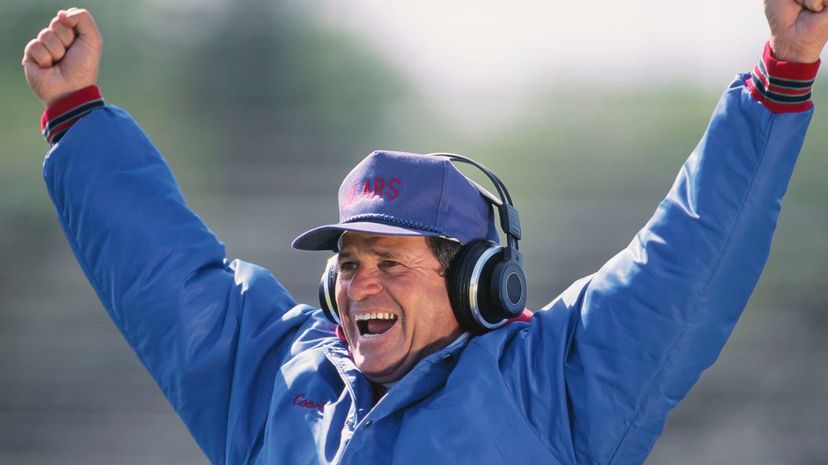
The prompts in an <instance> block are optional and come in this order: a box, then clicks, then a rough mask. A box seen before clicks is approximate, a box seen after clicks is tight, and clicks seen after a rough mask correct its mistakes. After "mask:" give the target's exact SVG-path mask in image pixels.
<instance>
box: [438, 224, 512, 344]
mask: <svg viewBox="0 0 828 465" xmlns="http://www.w3.org/2000/svg"><path fill="white" fill-rule="evenodd" d="M499 248H500V247H498V246H497V245H495V244H494V243H492V242H489V241H483V240H480V241H473V242H470V243H469V244H466V245H465V246H463V248H462V249H460V251H459V252H458V253H457V255H455V257H454V259H453V260H452V262H451V265H450V266H449V269H448V273H447V276H446V285H447V286H448V295H449V302H451V309H452V311H454V316H455V318H457V322H458V323H460V326H461V327H463V328H464V329H467V330H469V331H472V332H473V333H475V334H482V333H484V332H486V331H487V330H489V329H493V328H494V327H496V325H497V323H495V325H491V324H490V323H489V322H485V323H484V321H483V317H482V315H481V313H480V305H481V303H483V302H486V301H489V300H490V299H488V298H487V297H486V295H485V294H488V293H489V286H480V283H481V282H486V281H484V280H481V277H482V276H483V275H485V274H487V273H485V270H483V269H485V268H489V269H491V268H492V267H491V266H488V267H487V266H486V265H487V264H486V263H480V264H479V266H478V263H479V262H480V261H481V260H483V261H489V260H490V259H491V258H492V257H494V256H496V255H497V253H496V252H497V249H499ZM475 270H477V272H478V276H477V279H475V278H474V274H475ZM481 271H483V272H481ZM472 293H474V295H472Z"/></svg>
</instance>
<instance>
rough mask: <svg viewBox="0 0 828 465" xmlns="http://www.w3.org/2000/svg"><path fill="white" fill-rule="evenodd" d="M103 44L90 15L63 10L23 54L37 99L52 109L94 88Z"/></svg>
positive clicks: (27, 74) (27, 78)
mask: <svg viewBox="0 0 828 465" xmlns="http://www.w3.org/2000/svg"><path fill="white" fill-rule="evenodd" d="M102 49H103V40H102V39H101V33H100V32H99V31H98V26H97V25H96V24H95V20H94V19H93V18H92V15H91V14H89V12H88V11H86V10H83V9H78V8H70V9H68V10H60V11H59V12H58V14H57V16H55V17H54V19H52V21H51V22H50V23H49V27H47V28H46V29H43V30H42V31H40V33H39V34H38V35H37V37H36V38H35V39H32V40H31V41H30V42H29V43H28V44H27V45H26V49H25V50H24V52H23V72H24V73H25V75H26V81H27V82H28V83H29V86H31V88H32V90H33V91H34V93H35V94H37V97H38V98H39V99H40V100H42V101H43V103H45V104H46V105H50V104H52V103H54V102H55V101H57V100H58V99H60V98H61V97H64V96H66V95H69V94H71V93H72V92H74V91H76V90H80V89H83V88H84V87H87V86H90V85H92V84H95V83H96V82H97V80H98V66H99V63H100V60H101V51H102Z"/></svg>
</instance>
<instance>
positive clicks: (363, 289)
mask: <svg viewBox="0 0 828 465" xmlns="http://www.w3.org/2000/svg"><path fill="white" fill-rule="evenodd" d="M342 284H344V285H345V286H347V287H346V293H347V295H348V298H349V299H350V300H354V301H360V300H363V299H365V298H366V297H369V296H372V295H375V294H378V293H379V292H380V291H381V290H382V282H381V281H380V277H379V270H377V269H373V270H372V269H370V268H369V267H368V266H360V267H359V268H358V269H357V270H356V271H355V272H354V273H353V274H352V275H351V276H350V278H349V279H348V280H347V281H345V282H343V283H342Z"/></svg>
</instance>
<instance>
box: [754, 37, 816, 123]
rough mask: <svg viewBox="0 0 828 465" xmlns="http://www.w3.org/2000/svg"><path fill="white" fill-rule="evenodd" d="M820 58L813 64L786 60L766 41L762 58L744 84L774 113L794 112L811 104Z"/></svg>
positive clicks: (802, 109) (807, 108)
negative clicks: (781, 58) (777, 54)
mask: <svg viewBox="0 0 828 465" xmlns="http://www.w3.org/2000/svg"><path fill="white" fill-rule="evenodd" d="M819 64H820V60H817V61H816V62H815V63H789V62H786V61H779V60H777V59H776V58H774V57H773V50H771V47H770V44H769V43H766V44H765V50H764V51H763V52H762V59H761V60H759V63H757V64H756V66H755V67H754V68H753V72H752V73H751V75H750V77H749V78H748V79H746V80H745V84H746V85H747V87H748V89H750V93H751V95H752V96H753V98H755V99H756V100H757V101H759V102H761V103H762V104H763V105H765V106H766V107H767V108H768V109H769V110H770V111H772V112H774V113H795V112H802V111H807V110H810V109H811V107H812V106H813V101H812V100H811V88H812V87H813V85H814V80H815V79H816V75H817V71H818V70H819Z"/></svg>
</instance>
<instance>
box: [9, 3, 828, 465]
mask: <svg viewBox="0 0 828 465" xmlns="http://www.w3.org/2000/svg"><path fill="white" fill-rule="evenodd" d="M765 7H766V14H767V17H768V21H769V24H770V26H771V38H770V41H769V43H768V44H767V45H766V48H765V51H764V54H763V56H762V59H761V61H760V62H759V64H758V65H757V67H756V69H755V70H754V73H753V74H752V75H748V74H746V75H743V76H740V77H739V79H737V80H736V81H735V82H734V83H733V84H731V86H730V87H729V88H728V89H727V91H726V92H725V95H724V96H723V97H722V100H721V102H720V103H719V106H718V107H717V109H716V112H715V113H714V116H713V119H712V121H711V123H710V126H709V128H708V130H707V132H706V133H705V135H704V138H703V139H702V142H701V143H700V144H699V146H698V148H697V149H696V150H695V151H694V153H693V154H692V155H691V157H690V158H689V159H688V161H687V162H686V163H685V165H684V166H683V168H682V170H681V172H680V173H679V176H678V179H677V180H676V183H675V184H674V186H673V188H672V189H671V191H670V193H669V194H668V196H667V198H666V199H665V200H664V201H663V202H662V203H661V204H660V206H659V208H658V210H657V211H656V213H655V215H654V216H653V218H652V219H651V220H650V221H649V222H648V224H647V225H646V226H645V227H644V228H643V229H642V230H641V232H639V234H638V235H637V236H636V237H635V239H634V240H633V241H632V243H631V244H630V246H629V247H628V248H627V249H625V250H624V251H622V252H620V253H619V254H618V255H617V256H616V257H614V258H613V259H611V260H610V261H609V262H608V263H607V264H605V265H604V266H603V267H602V268H601V269H600V270H598V271H597V272H596V273H595V274H593V275H591V276H588V277H586V278H584V279H582V280H579V281H577V282H576V283H574V284H573V285H572V286H571V287H570V288H569V289H567V290H566V291H565V292H564V293H563V294H562V295H561V296H559V297H558V298H557V299H555V300H554V301H552V303H550V304H549V305H548V306H547V307H546V308H544V309H543V310H540V311H538V312H536V313H535V314H534V315H532V317H531V319H526V320H528V321H516V322H513V323H512V324H507V325H505V326H502V327H499V328H497V329H493V330H491V331H481V328H479V327H476V326H475V325H474V324H473V323H469V322H468V321H467V320H466V319H467V317H468V316H469V315H468V312H464V311H463V309H462V308H458V307H461V306H466V305H468V304H469V303H468V302H460V301H462V299H463V298H464V296H465V294H464V292H462V291H461V290H458V289H457V287H458V286H460V285H466V284H468V282H469V281H468V280H463V279H461V280H460V284H458V282H457V281H456V280H455V279H456V276H457V274H458V273H459V274H460V275H461V276H462V275H463V274H464V273H463V272H460V271H458V269H457V267H458V261H461V258H465V257H467V256H469V254H472V255H474V254H476V253H478V254H481V256H482V255H485V254H486V253H487V252H486V251H483V252H480V250H478V249H480V247H483V248H487V250H491V247H495V246H494V245H492V244H491V243H487V242H485V241H486V240H496V238H497V231H496V228H495V225H494V222H493V216H492V212H491V205H493V204H494V205H497V204H498V202H492V201H490V200H487V199H486V198H485V196H484V195H482V194H481V191H479V190H478V188H477V186H475V185H473V184H471V183H470V182H469V181H468V180H466V178H465V177H463V176H462V175H461V174H460V173H459V172H458V171H457V170H456V169H455V168H454V167H453V165H452V164H451V161H450V158H446V157H431V156H417V155H413V154H406V153H400V152H385V151H381V152H375V153H373V154H372V155H370V156H369V157H368V158H366V159H365V160H364V161H363V162H362V163H360V164H359V165H358V166H357V167H356V168H355V169H354V171H352V172H351V173H350V174H349V175H348V176H347V177H346V179H345V181H344V182H343V184H342V187H341V188H340V192H339V206H340V221H339V222H338V223H334V224H331V225H327V226H323V227H320V228H317V229H314V230H311V231H309V232H307V233H305V234H303V235H302V236H300V237H299V238H297V240H296V241H295V242H294V245H295V246H296V247H298V248H305V249H317V250H318V249H324V250H335V251H338V252H339V253H338V255H337V258H336V266H334V267H332V268H331V269H330V270H329V272H330V273H329V278H330V279H329V280H325V283H328V284H332V289H329V290H330V291H331V293H332V295H333V297H332V298H329V299H328V301H329V302H328V304H327V305H326V309H325V311H326V312H327V313H328V315H329V317H330V318H331V319H333V320H334V321H337V322H338V323H339V324H338V325H334V324H333V323H331V322H329V321H328V319H327V318H326V317H325V315H323V311H322V310H319V309H314V308H312V307H309V306H306V305H297V304H296V303H295V302H294V301H293V299H292V298H291V297H290V295H289V294H288V293H287V291H286V290H285V289H283V288H282V287H281V285H280V284H279V283H278V282H277V281H276V280H275V278H273V276H272V275H270V274H269V273H268V272H267V271H266V270H263V269H261V268H258V267H256V266H254V265H250V264H247V263H244V262H241V261H232V262H230V261H228V260H226V259H225V257H224V249H223V246H222V244H221V243H220V242H218V240H217V239H216V238H215V237H214V236H213V234H212V233H211V232H210V231H209V230H208V229H207V227H206V226H205V225H204V224H203V223H202V222H201V221H200V220H199V219H198V217H196V216H195V215H194V214H193V213H192V212H191V211H190V210H189V209H188V208H187V207H186V205H185V203H184V200H183V197H182V196H181V194H180V192H179V190H178V187H177V186H176V184H175V181H174V179H173V177H172V175H171V173H170V171H169V169H168V167H167V165H166V163H165V162H164V161H163V159H162V158H161V156H160V155H159V154H158V152H157V151H156V150H155V148H154V147H153V146H152V144H151V143H150V142H149V140H148V139H147V138H146V136H145V135H144V134H143V133H142V132H141V131H140V129H139V128H138V127H137V126H136V125H135V123H134V122H133V121H132V119H131V118H130V117H129V116H128V115H127V114H126V113H125V112H123V111H122V110H120V109H118V108H115V107H112V106H105V105H104V103H103V100H102V99H101V95H100V91H99V90H98V88H97V87H96V85H95V83H96V81H97V70H98V61H99V58H100V53H101V38H100V34H99V33H98V31H97V28H96V26H95V23H94V20H93V19H92V17H91V15H90V14H89V13H88V12H87V11H85V10H77V9H70V10H68V11H61V12H59V13H58V15H57V16H56V17H55V18H54V19H53V20H52V21H51V23H50V24H49V27H48V28H47V29H44V30H43V31H41V33H40V34H39V35H38V37H37V38H36V39H34V40H32V41H31V42H30V43H29V44H28V45H27V46H26V50H25V52H24V59H23V65H24V68H25V74H26V78H27V80H28V82H29V83H30V85H31V87H32V88H33V89H34V91H35V93H36V94H37V96H38V97H39V98H40V99H41V100H42V101H43V102H44V103H45V104H46V106H47V109H46V112H45V113H44V118H43V121H42V122H43V128H44V135H45V136H46V138H47V140H48V141H49V142H50V143H52V144H53V148H52V150H51V151H50V152H49V154H48V155H47V160H46V162H45V164H44V177H45V180H46V183H47V186H48V189H49V194H50V196H51V198H52V200H53V202H54V204H55V207H56V211H57V214H58V218H59V220H60V222H61V225H62V226H63V227H64V230H65V232H66V235H67V239H68V241H69V243H70V246H71V247H72V249H73V251H74V252H75V254H76V256H77V258H78V261H79V262H80V265H81V267H82V269H83V270H84V272H85V273H86V275H87V277H88V278H89V280H90V282H91V284H92V285H93V287H94V288H95V290H96V292H97V293H98V295H99V297H100V299H101V301H102V303H103V304H104V306H105V307H106V309H107V311H108V312H109V313H110V315H111V316H112V318H113V320H114V321H115V323H116V324H117V325H118V327H119V328H120V329H121V331H122V332H123V333H124V336H125V337H126V339H127V341H128V342H129V343H130V345H131V346H132V347H133V348H134V349H135V351H136V352H137V353H138V355H139V357H141V359H142V361H143V362H144V364H145V365H146V366H147V368H148V369H149V371H150V372H151V374H152V375H153V377H154V378H155V379H156V381H157V382H158V384H159V386H160V387H161V389H162V390H163V392H164V394H165V395H166V396H167V398H168V399H169V400H170V402H171V403H172V405H173V406H174V407H175V409H176V410H177V412H178V413H179V415H180V416H181V417H182V419H183V420H184V422H185V423H186V424H187V426H188V427H189V428H190V431H191V432H192V434H193V435H194V436H195V438H196V440H197V441H198V443H199V445H200V446H201V447H202V449H203V450H204V451H205V453H206V454H207V455H208V457H209V458H210V460H211V461H212V462H214V463H228V464H231V463H232V464H237V463H260V464H271V463H291V464H315V463H343V464H351V463H360V464H362V463H378V464H379V463H383V464H384V463H394V464H408V463H411V464H414V463H417V464H420V463H469V464H483V463H486V464H488V463H560V464H574V463H579V464H580V463H590V464H593V463H594V464H610V463H611V464H633V463H641V462H643V461H644V459H645V458H646V456H647V453H648V452H649V451H650V449H651V448H652V446H653V443H654V441H655V440H656V438H657V437H658V435H659V434H660V432H661V429H662V428H663V426H664V422H665V421H666V417H667V414H668V412H669V411H670V410H671V409H672V408H673V407H674V406H675V404H676V403H677V402H678V401H679V400H680V399H681V398H683V396H684V395H685V394H686V393H687V391H688V390H689V389H690V387H691V386H692V385H693V383H694V382H695V381H696V380H697V379H698V376H699V375H700V373H701V371H702V370H703V369H705V368H706V367H708V366H709V365H710V364H711V363H713V361H714V360H715V358H716V356H717V355H718V353H719V351H720V350H721V347H722V345H723V344H724V342H725V340H726V338H727V337H728V335H729V334H730V332H731V330H732V328H733V325H734V324H735V321H736V319H737V318H738V316H739V314H740V312H741V310H742V308H743V307H744V305H745V303H746V301H747V299H748V297H749V295H750V293H751V292H752V289H753V287H754V286H755V283H756V281H757V279H758V277H759V274H760V272H761V269H762V267H763V265H764V263H765V260H766V258H767V254H768V251H769V246H770V239H771V236H772V233H773V229H774V227H775V223H776V218H777V215H778V212H779V208H780V199H781V197H782V195H783V194H784V191H785V188H786V186H787V182H788V179H789V177H790V175H791V172H792V170H793V166H794V163H795V158H796V154H797V152H798V151H799V148H800V146H801V143H802V139H803V137H804V134H805V130H806V128H807V125H808V121H809V119H810V115H811V111H812V110H811V100H810V87H811V85H812V84H813V79H814V77H815V75H816V71H817V68H818V59H819V54H820V52H821V50H822V48H823V46H824V44H825V42H826V39H828V13H826V12H824V11H823V9H824V6H823V0H818V1H817V0H805V1H803V0H767V1H766V2H765ZM437 186H439V188H437ZM507 213H508V211H507ZM506 216H507V217H508V216H509V215H506ZM506 223H507V222H504V224H506ZM503 229H504V232H505V233H506V234H507V236H508V238H509V241H510V242H514V240H515V239H516V237H517V236H519V232H518V231H517V230H518V229H519V228H515V227H514V224H513V225H512V226H508V225H507V226H503ZM435 237H436V238H437V239H434V238H435ZM453 244H462V246H463V248H462V249H460V251H459V252H457V250H456V249H457V247H456V246H455V245H453ZM480 244H482V246H479V245H480ZM512 245H513V244H510V246H509V247H507V248H506V249H503V250H501V249H497V250H498V252H497V253H499V254H502V256H503V257H505V258H504V259H505V260H506V261H505V262H503V263H504V266H502V267H500V268H495V269H493V270H490V273H492V274H498V273H500V274H501V275H502V276H504V279H503V280H499V281H497V282H499V283H504V284H503V286H502V287H501V288H496V289H492V290H491V291H490V292H489V293H488V294H481V295H485V297H486V299H484V300H488V299H489V298H491V299H495V298H499V299H500V301H501V303H502V305H501V306H502V307H507V308H506V310H507V311H505V312H501V314H500V315H501V316H508V315H509V314H512V313H514V312H513V311H512V310H513V308H512V307H514V306H515V304H517V303H519V302H520V297H519V295H518V294H519V293H520V292H522V289H519V287H520V286H521V285H522V282H521V281H520V279H521V278H520V277H518V278H514V279H517V280H518V281H515V280H514V279H512V278H513V276H516V275H517V272H514V273H513V271H514V266H518V265H519V258H516V257H517V255H516V253H515V252H516V251H515V250H513V247H512ZM455 253H457V254H458V255H456V256H454V257H453V258H451V257H452V255H454V254H455ZM508 255H511V259H508V257H507V256H508ZM461 262H462V261H461ZM462 263H466V262H462ZM472 263H474V261H472ZM509 267H512V268H509ZM472 268H474V266H472ZM475 269H476V268H475ZM475 269H472V271H471V273H472V274H474V273H475V272H476V271H475ZM510 270H511V271H510ZM465 271H468V270H465ZM477 271H478V272H479V270H477ZM481 273H482V272H481ZM515 282H517V285H516V287H515V286H512V284H514V283H515ZM472 287H474V286H472ZM495 287H496V286H495ZM501 291H502V292H501ZM513 291H514V292H513ZM498 293H500V294H502V295H500V297H497V295H498ZM458 294H459V296H458ZM477 295H478V294H469V300H473V299H474V298H475V297H474V296H477ZM504 296H505V297H504ZM323 297H324V296H323ZM513 297H514V298H513ZM459 300H460V301H459ZM461 304H462V305H461ZM479 304H480V306H481V307H480V308H483V307H484V306H486V305H489V304H490V302H480V303H479ZM475 316H479V315H475ZM483 320H485V318H483ZM474 321H477V322H478V323H481V324H482V321H481V320H479V319H478V320H474ZM500 322H502V318H501V319H500V320H498V321H496V323H498V324H499V323H500ZM494 326H497V325H494ZM485 329H489V328H485Z"/></svg>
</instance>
